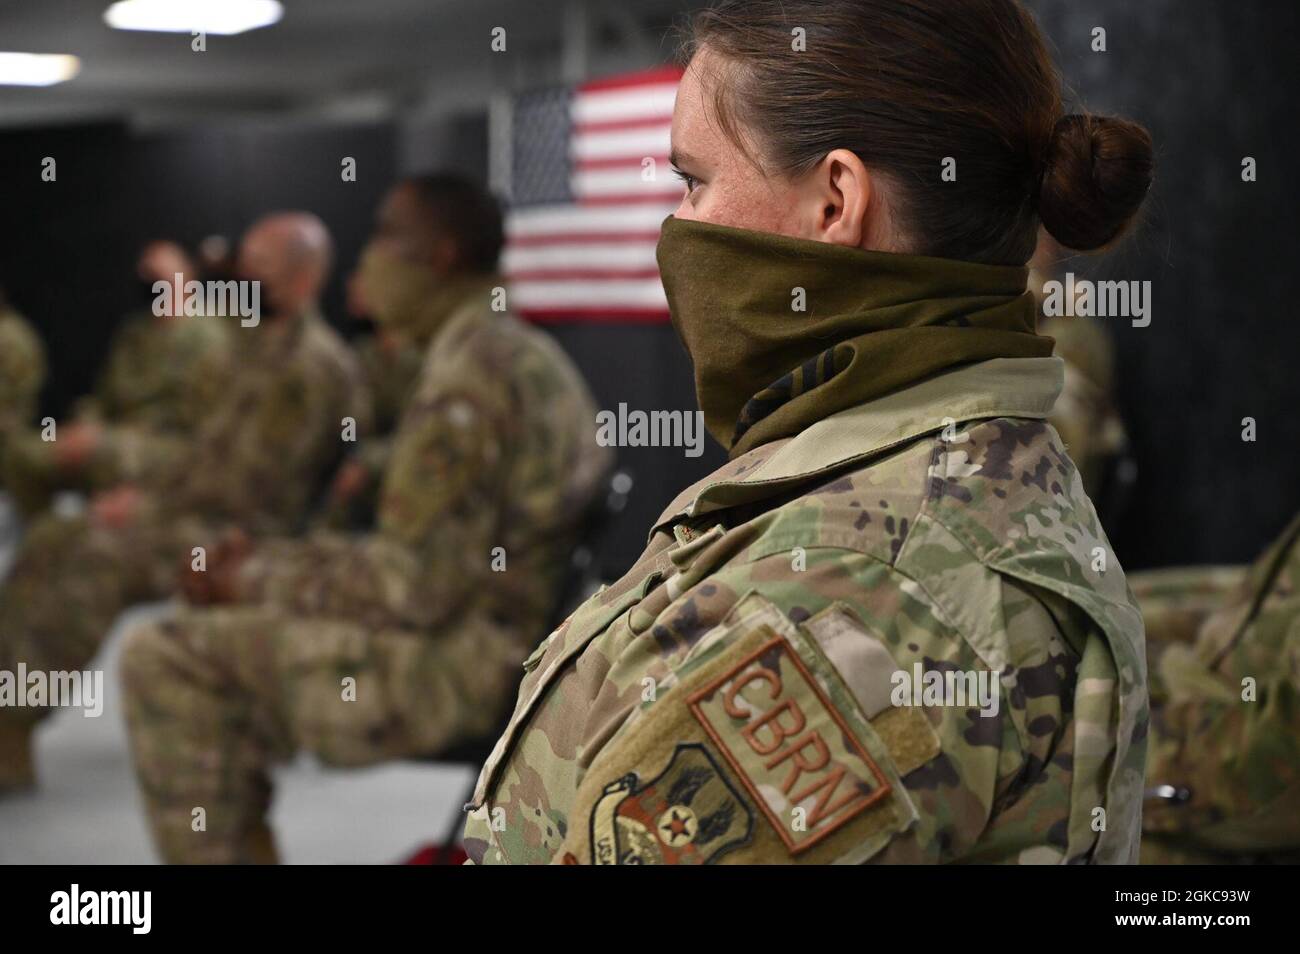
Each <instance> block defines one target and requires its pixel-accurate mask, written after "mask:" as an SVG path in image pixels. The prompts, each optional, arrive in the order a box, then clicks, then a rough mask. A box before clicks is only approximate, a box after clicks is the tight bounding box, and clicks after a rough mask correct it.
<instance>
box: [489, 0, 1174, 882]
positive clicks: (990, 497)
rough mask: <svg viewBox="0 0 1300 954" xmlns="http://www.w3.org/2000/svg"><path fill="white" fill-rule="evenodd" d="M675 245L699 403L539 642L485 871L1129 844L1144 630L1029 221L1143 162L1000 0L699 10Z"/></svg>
mask: <svg viewBox="0 0 1300 954" xmlns="http://www.w3.org/2000/svg"><path fill="white" fill-rule="evenodd" d="M688 52H690V54H691V58H690V62H689V67H688V69H687V73H686V76H685V78H684V80H683V82H682V85H681V87H680V89H679V91H678V96H677V104H676V109H675V113H674V117H673V159H674V165H675V166H676V167H677V169H678V171H679V174H680V175H681V177H682V178H683V180H684V182H685V187H686V194H685V196H684V197H683V200H682V204H681V206H680V208H679V209H678V210H677V213H676V215H675V216H674V217H673V218H670V219H669V220H668V221H667V222H666V223H665V225H664V229H663V233H662V236H661V238H660V245H659V264H660V270H661V272H662V274H663V280H664V287H665V290H666V291H667V294H668V301H669V305H670V308H671V311H672V316H673V321H674V324H675V325H676V327H677V329H678V331H679V333H680V334H681V337H682V338H683V341H684V342H685V345H686V347H687V349H688V351H689V352H690V355H691V358H692V360H693V362H694V365H695V376H696V389H697V394H698V397H699V400H700V406H701V409H702V410H703V413H704V416H705V421H706V424H707V426H708V428H709V430H710V432H711V433H712V434H713V435H714V437H716V438H717V439H718V440H720V441H721V442H722V443H723V444H724V446H726V447H727V448H728V449H729V451H730V455H731V460H730V462H729V463H727V464H726V465H725V466H723V467H722V468H721V469H719V470H718V471H717V472H715V473H714V474H712V475H711V476H709V477H707V478H705V479H704V480H703V481H701V482H700V483H698V484H696V485H695V486H693V487H690V488H688V489H687V490H685V491H683V492H682V493H681V494H680V495H679V496H678V497H677V499H676V500H675V501H673V502H672V504H670V505H669V506H668V508H667V509H666V510H665V511H664V513H663V515H662V517H661V518H660V520H659V521H658V523H657V524H656V525H655V526H654V527H653V528H652V529H651V533H650V540H649V545H648V547H647V549H646V551H645V553H644V555H643V556H642V557H641V559H640V560H639V561H638V562H637V563H636V564H635V566H634V567H633V568H632V569H631V570H630V571H629V572H628V574H627V575H626V576H625V577H624V578H623V579H622V580H620V581H619V582H617V583H615V584H614V585H612V586H610V587H609V588H607V589H605V590H604V591H603V592H601V593H599V594H597V596H595V597H594V598H593V599H592V600H590V601H589V602H588V603H586V604H585V605H583V606H582V607H580V608H579V609H578V610H577V611H576V612H575V613H574V614H573V615H572V617H570V619H569V620H568V621H567V622H566V623H565V624H564V625H562V626H561V627H560V628H559V629H558V630H557V631H556V632H555V633H553V634H552V635H551V636H550V637H549V638H548V639H547V640H546V641H545V642H544V643H543V644H542V645H541V646H539V647H538V648H537V650H536V652H534V654H533V655H532V657H531V658H530V659H529V660H528V661H527V662H526V663H525V665H524V669H525V676H524V680H523V684H522V687H521V690H520V693H519V698H518V703H517V706H516V709H515V713H514V716H513V718H512V719H511V721H510V724H509V726H508V728H507V729H506V731H505V734H504V735H503V737H502V738H501V739H500V741H499V742H498V744H497V746H496V749H495V751H494V753H493V755H492V756H491V758H490V759H489V760H488V762H487V764H486V765H485V767H484V769H483V772H482V775H481V776H480V779H479V782H478V786H477V791H476V793H475V796H474V803H473V805H474V807H473V812H472V816H471V820H470V823H469V826H468V828H467V831H466V844H467V848H468V850H469V852H470V855H471V857H472V858H473V859H474V860H475V861H477V862H492V863H499V862H516V863H518V862H563V863H576V864H592V863H595V864H623V863H707V862H714V861H723V862H733V863H734V862H778V861H779V862H799V863H810V862H811V863H818V862H823V863H824V862H840V861H843V862H863V861H872V862H882V861H883V862H920V861H925V862H945V861H954V860H964V861H1001V862H1049V863H1055V862H1071V863H1077V862H1128V861H1132V860H1134V858H1135V856H1136V852H1137V844H1138V831H1139V826H1140V799H1141V791H1142V780H1143V758H1144V754H1145V746H1144V741H1143V740H1144V738H1145V734H1146V723H1147V701H1146V688H1145V686H1146V672H1145V664H1144V658H1143V635H1142V622H1141V618H1140V616H1139V614H1138V611H1137V608H1136V606H1135V605H1134V603H1133V600H1132V597H1131V594H1130V592H1129V590H1128V587H1127V585H1126V583H1125V581H1124V575H1123V572H1122V571H1121V569H1120V567H1119V566H1118V564H1117V562H1116V560H1115V557H1114V554H1113V553H1112V552H1111V549H1110V545H1109V543H1108V541H1107V539H1106V535H1105V533H1104V532H1103V530H1102V528H1101V526H1100V525H1099V523H1098V521H1097V518H1096V514H1095V512H1094V510H1093V508H1092V505H1091V503H1090V502H1089V500H1088V498H1087V495H1086V493H1085V492H1084V490H1083V486H1082V482H1081V480H1080V478H1079V474H1078V472H1077V469H1076V468H1075V466H1074V464H1073V463H1072V462H1071V460H1070V458H1069V456H1068V455H1067V454H1066V453H1065V450H1064V449H1063V447H1062V445H1061V442H1060V439H1059V437H1058V436H1057V434H1056V432H1055V431H1054V429H1053V428H1052V427H1051V426H1050V425H1048V424H1047V423H1045V421H1044V418H1045V417H1046V415H1047V414H1048V412H1049V411H1050V410H1051V408H1052V404H1053V402H1054V401H1055V399H1056V396H1057V395H1058V393H1059V392H1060V389H1061V382H1062V370H1061V363H1060V361H1059V359H1056V358H1053V357H1051V356H1050V355H1051V340H1050V339H1047V338H1043V337H1040V336H1038V335H1037V334H1036V333H1035V329H1034V312H1035V308H1034V304H1033V299H1032V296H1031V295H1030V294H1029V293H1027V292H1026V270H1025V268H1024V264H1025V262H1026V261H1027V260H1028V259H1029V257H1030V254H1031V252H1032V251H1033V247H1034V240H1035V232H1036V230H1037V228H1038V226H1039V223H1040V222H1041V223H1042V224H1043V225H1044V226H1045V227H1046V229H1047V230H1048V232H1050V233H1051V234H1052V235H1053V236H1054V237H1055V238H1056V239H1057V240H1058V241H1059V242H1060V243H1061V244H1062V245H1064V246H1066V247H1068V248H1072V249H1078V250H1089V249H1095V248H1098V247H1101V246H1104V245H1106V244H1108V243H1110V242H1112V241H1113V240H1114V239H1116V238H1117V237H1118V236H1119V235H1120V233H1121V232H1122V231H1123V230H1124V228H1125V226H1126V225H1127V223H1128V222H1129V220H1130V218H1131V216H1132V215H1133V214H1134V212H1135V211H1136V210H1137V208H1138V207H1139V205H1140V204H1141V201H1142V198H1143V196H1144V195H1145V193H1146V191H1147V189H1148V187H1149V185H1150V180H1151V167H1152V162H1151V156H1152V149H1151V141H1150V138H1149V136H1148V135H1147V133H1146V132H1145V131H1144V130H1143V129H1141V128H1140V127H1138V126H1135V125H1133V124H1132V123H1128V122H1125V121H1123V120H1118V119H1109V118H1101V117H1094V116H1080V115H1065V114H1064V110H1063V106H1062V102H1061V96H1060V92H1059V88H1060V81H1059V78H1058V76H1057V74H1056V72H1055V69H1054V67H1053V65H1052V63H1051V61H1050V58H1049V57H1048V54H1047V52H1046V50H1045V48H1044V45H1043V41H1042V39H1041V36H1040V35H1039V32H1038V30H1037V27H1036V26H1035V24H1034V23H1033V21H1032V19H1031V18H1030V17H1029V15H1028V14H1027V13H1026V12H1025V11H1024V10H1023V9H1022V8H1021V7H1020V5H1019V4H1018V3H1016V2H1014V0H984V2H978V3H974V2H972V3H954V2H951V0H836V2H830V3H826V2H820V3H814V2H811V0H808V2H804V0H758V2H750V3H740V2H724V3H723V4H722V5H721V6H719V7H717V8H715V9H713V10H710V11H706V12H704V13H703V14H701V15H700V16H699V17H698V18H697V19H696V21H695V24H694V36H693V41H692V43H691V44H690V45H689V48H688Z"/></svg>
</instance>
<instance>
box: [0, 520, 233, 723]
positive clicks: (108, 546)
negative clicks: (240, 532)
mask: <svg viewBox="0 0 1300 954" xmlns="http://www.w3.org/2000/svg"><path fill="white" fill-rule="evenodd" d="M214 532H215V531H214V530H213V529H212V528H208V527H205V526H204V525H203V524H202V523H200V522H199V521H197V520H193V519H170V520H163V519H141V520H140V521H138V522H137V523H136V524H135V525H133V526H131V527H129V528H125V529H104V528H101V527H97V526H95V525H93V524H92V523H91V522H90V521H89V520H88V519H86V518H85V517H74V518H68V517H60V516H57V515H55V514H46V515H44V516H42V517H40V518H38V519H37V520H35V521H34V522H33V523H32V524H31V525H30V526H29V527H28V528H27V532H26V533H25V534H24V536H23V538H22V542H21V544H20V546H19V550H18V554H17V556H16V558H15V560H14V565H13V568H12V571H11V573H10V575H9V577H8V578H7V579H6V580H5V581H4V583H3V584H2V585H0V670H7V671H9V672H16V671H17V670H18V665H19V664H20V663H22V664H25V665H26V668H27V671H28V672H33V671H43V672H47V673H49V672H58V671H74V670H81V669H84V668H85V667H86V666H87V665H89V663H90V662H91V660H92V659H93V658H94V656H95V653H96V652H97V651H98V649H99V646H100V643H101V642H102V640H103V638H104V636H105V634H107V632H108V631H109V629H110V628H111V627H112V625H113V621H114V619H115V618H116V617H117V615H118V614H119V613H120V612H121V611H122V610H124V609H126V608H127V607H128V606H130V605H131V604H132V603H136V602H141V601H144V600H151V599H160V598H162V597H164V596H166V595H168V594H169V593H170V592H171V591H172V589H173V588H174V586H175V582H176V579H177V574H178V571H179V569H180V567H181V566H182V563H183V561H184V559H185V558H186V556H187V555H188V554H189V552H190V548H191V547H192V546H199V545H204V544H209V545H210V543H211V538H212V534H213V533H214ZM48 713H49V709H48V708H44V707H34V706H22V707H4V708H0V720H3V721H4V722H5V723H6V724H7V725H9V726H10V727H12V726H13V725H14V724H26V725H28V726H30V725H31V724H32V723H35V722H36V721H38V720H39V719H41V718H43V717H44V716H45V715H47V714H48Z"/></svg>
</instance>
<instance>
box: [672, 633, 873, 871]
mask: <svg viewBox="0 0 1300 954" xmlns="http://www.w3.org/2000/svg"><path fill="white" fill-rule="evenodd" d="M764 629H765V632H764V633H763V635H764V636H765V637H766V639H765V641H764V642H763V643H762V645H760V646H759V647H758V649H756V650H754V651H753V652H752V653H750V654H749V655H747V656H745V657H744V658H742V659H741V660H740V661H739V662H737V663H736V664H735V665H733V666H732V667H731V668H729V669H728V670H726V671H725V672H723V673H721V674H720V675H719V676H717V678H715V679H714V680H713V681H712V682H710V683H709V684H707V685H706V686H704V687H703V688H701V689H699V690H697V691H696V692H694V693H692V694H691V696H690V697H689V699H688V700H687V704H688V705H689V706H690V709H691V712H692V714H693V715H694V716H695V718H696V719H697V720H698V721H699V723H700V725H701V726H703V727H704V730H705V732H707V733H708V735H709V737H710V738H711V739H712V740H713V742H714V744H715V745H716V747H717V749H718V750H719V751H720V752H721V753H722V755H723V756H724V757H725V758H726V760H727V761H728V762H729V763H730V764H731V767H732V768H733V769H734V770H735V772H736V774H737V775H738V777H739V778H740V780H741V782H742V783H743V784H744V786H745V787H746V788H747V789H748V790H749V793H750V794H751V795H752V796H753V798H754V802H755V803H756V804H757V805H758V807H759V808H760V809H761V810H762V811H763V813H764V814H765V815H767V817H768V820H769V821H771V823H772V827H773V828H774V829H775V830H776V833H777V834H778V835H779V836H780V838H781V840H782V841H783V842H784V843H785V846H786V848H787V849H788V850H789V851H790V853H791V854H796V855H797V854H799V853H801V852H803V851H806V850H808V849H809V848H811V847H812V846H813V845H815V844H816V843H817V842H819V841H821V840H822V839H823V838H825V837H827V836H828V835H830V834H831V833H832V832H834V831H835V830H836V829H838V828H841V827H842V826H844V825H845V824H846V823H847V822H849V820H851V819H852V818H853V817H854V816H856V815H858V814H860V813H862V812H863V811H865V810H866V809H868V808H870V807H871V806H872V805H875V804H876V803H877V802H879V801H880V800H881V799H883V798H886V797H888V795H889V793H890V784H889V781H888V780H887V779H886V778H885V774H884V772H882V771H881V770H880V766H879V765H877V764H876V761H875V760H874V759H873V758H872V757H871V755H870V753H868V752H867V749H866V747H865V746H864V745H863V744H862V743H861V742H860V741H859V740H858V738H857V736H856V735H854V733H853V730H852V729H850V728H849V726H848V724H847V723H846V722H845V720H844V718H843V716H841V715H840V713H839V712H838V711H837V710H836V709H835V707H834V706H833V705H832V704H831V702H830V700H829V699H827V698H826V695H825V693H823V692H822V690H821V688H820V687H819V686H818V685H817V682H816V680H815V679H814V678H813V676H812V674H811V673H809V671H808V668H807V667H806V666H805V665H804V664H803V662H802V661H801V660H800V659H799V656H798V654H797V653H796V652H795V650H794V648H793V647H792V646H791V645H790V644H789V643H788V642H787V641H786V639H785V638H784V637H783V636H781V635H780V634H779V633H776V632H775V631H773V630H771V629H770V628H766V627H765V628H764ZM800 813H801V814H800Z"/></svg>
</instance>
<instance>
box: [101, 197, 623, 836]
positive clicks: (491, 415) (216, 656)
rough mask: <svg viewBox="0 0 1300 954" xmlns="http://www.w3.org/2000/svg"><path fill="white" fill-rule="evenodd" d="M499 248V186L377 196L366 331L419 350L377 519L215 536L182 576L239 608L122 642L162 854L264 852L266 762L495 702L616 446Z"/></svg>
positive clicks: (138, 758)
mask: <svg viewBox="0 0 1300 954" xmlns="http://www.w3.org/2000/svg"><path fill="white" fill-rule="evenodd" d="M501 244H502V232H501V219H500V212H499V210H498V208H497V205H496V202H495V201H494V200H493V199H492V197H491V196H490V195H488V194H487V193H486V192H484V191H482V190H481V189H480V188H478V187H477V186H475V185H473V184H472V183H470V182H468V181H464V180H461V179H459V178H456V177H452V176H428V177H422V178H416V179H409V180H406V181H404V182H402V183H400V184H399V185H398V186H396V187H395V188H394V189H393V190H392V191H391V192H390V193H389V195H388V196H387V198H386V200H385V201H384V203H383V206H382V208H381V209H380V212H379V216H378V221H377V227H376V231H375V233H374V235H373V236H372V238H371V241H370V244H369V246H368V247H367V249H366V250H365V253H364V255H363V258H362V262H361V267H360V281H361V283H362V290H363V293H364V296H365V300H366V303H367V306H368V308H369V310H370V311H371V312H372V314H373V315H374V317H375V320H376V321H377V322H378V323H379V324H380V326H381V328H382V329H383V331H385V332H392V333H394V334H397V335H399V336H401V337H402V338H404V339H406V340H408V341H414V342H420V343H423V344H424V346H425V352H426V353H425V356H424V363H423V368H422V370H421V373H420V376H419V380H418V381H417V383H416V385H415V392H414V396H413V398H412V399H411V400H410V401H409V403H408V404H407V407H406V409H405V412H404V413H403V415H402V418H401V423H400V424H399V426H398V428H397V431H396V434H395V435H394V437H393V439H392V442H391V448H390V451H389V453H388V455H387V463H386V465H385V467H384V472H383V478H382V486H381V488H380V491H379V513H378V528H377V530H376V531H375V532H374V533H372V534H369V535H364V536H359V537H343V536H338V535H331V534H327V533H318V534H314V535H311V536H309V537H307V538H306V539H303V540H297V541H295V540H271V541H267V542H265V543H263V544H262V545H261V546H258V547H257V548H255V549H253V550H252V551H251V552H245V553H242V554H235V553H231V554H228V558H227V559H225V560H223V561H221V562H220V563H219V565H216V566H213V565H212V564H209V567H208V572H207V573H206V574H192V577H191V579H192V585H191V586H190V587H189V590H188V592H189V594H190V596H191V599H192V600H194V601H196V602H207V603H218V602H237V603H240V604H243V605H239V606H218V607H213V608H209V609H206V610H192V611H189V612H186V613H183V614H182V615H181V616H180V617H179V618H176V619H172V620H168V621H164V622H160V623H156V624H152V625H149V626H146V627H144V628H142V629H140V630H138V631H136V632H134V633H132V634H131V635H130V637H129V638H128V642H127V645H126V648H125V650H124V657H123V678H124V682H125V687H126V692H127V714H128V722H129V727H130V734H131V742H132V752H133V755H134V758H135V763H136V768H137V771H138V773H139V776H140V781H141V785H142V788H143V791H144V795H145V801H146V806H147V811H148V813H149V819H150V823H151V826H152V829H153V832H154V836H155V838H156V841H157V844H158V847H159V849H160V851H161V853H162V855H163V857H164V858H165V859H166V860H167V861H171V862H247V861H272V860H274V859H275V857H276V852H275V848H274V841H273V838H272V835H271V832H270V830H269V828H268V827H267V823H266V818H265V816H266V811H267V808H268V806H269V803H270V794H271V791H270V779H269V776H268V770H269V769H270V766H271V764H272V762H273V761H277V760H282V759H285V758H287V757H288V756H290V755H292V754H293V753H294V752H295V751H296V750H307V751H310V752H313V753H315V754H316V755H317V756H319V757H320V758H322V759H324V760H325V761H326V762H330V763H334V764H339V765H365V764H371V763H375V762H380V761H383V760H386V759H394V758H401V757H409V756H414V755H421V754H433V753H436V752H438V751H439V750H441V749H444V748H445V747H446V746H448V745H449V744H452V743H455V742H458V741H461V740H463V739H465V738H467V737H472V736H475V735H482V734H484V733H486V732H487V731H488V730H490V729H491V728H492V727H493V726H494V725H495V724H496V722H497V720H498V718H499V716H500V714H501V711H502V710H503V709H504V708H505V706H506V704H507V702H508V700H509V698H510V696H511V694H512V692H513V690H514V688H515V686H516V684H517V683H518V679H519V675H520V672H519V665H520V663H521V662H522V660H523V659H524V657H525V656H526V655H527V654H528V650H529V648H530V647H531V646H533V645H535V644H536V643H537V641H538V639H539V638H540V637H541V636H542V635H543V633H542V631H541V630H542V627H543V625H544V621H545V620H546V618H547V616H548V614H549V612H550V611H551V609H552V604H553V603H554V601H555V599H556V594H557V591H558V587H559V583H560V577H561V573H562V568H563V567H564V566H565V565H566V560H565V555H566V553H567V552H568V550H569V549H570V548H571V547H572V545H573V543H574V542H575V536H576V533H575V529H576V523H577V520H578V517H579V516H580V514H581V513H582V512H583V511H584V510H585V509H586V507H587V506H588V504H589V501H590V500H591V499H592V498H593V497H594V493H595V491H596V489H597V487H598V485H599V483H600V480H601V478H602V477H603V476H604V474H605V471H606V469H607V467H608V465H609V463H610V461H609V459H608V452H607V451H606V450H605V449H604V448H601V447H598V446H597V445H596V443H595V411H594V407H593V405H592V401H591V398H590V396H589V394H588V393H587V389H586V387H585V385H584V384H583V382H582V380H581V378H580V377H579V375H578V372H577V371H576V370H575V369H574V367H573V366H572V365H571V364H570V362H569V359H568V358H567V357H566V356H565V354H564V353H563V352H562V351H561V350H560V348H559V347H558V346H557V345H556V344H555V343H554V342H553V341H552V340H551V339H550V338H549V337H548V336H547V335H545V334H544V333H542V332H540V331H537V330H534V329H532V328H530V327H528V326H525V325H523V324H521V323H520V322H519V321H518V320H516V319H515V318H514V317H513V316H511V315H509V314H507V313H505V312H504V311H503V304H504V303H503V300H502V295H503V292H502V290H501V289H499V288H497V287H496V286H497V285H498V284H499V282H500V279H499V278H498V277H497V275H496V271H495V270H496V265H497V259H498V256H499V253H500V249H501ZM195 806H203V807H204V809H205V812H206V830H204V831H195V830H194V826H193V816H192V813H193V811H194V807H195Z"/></svg>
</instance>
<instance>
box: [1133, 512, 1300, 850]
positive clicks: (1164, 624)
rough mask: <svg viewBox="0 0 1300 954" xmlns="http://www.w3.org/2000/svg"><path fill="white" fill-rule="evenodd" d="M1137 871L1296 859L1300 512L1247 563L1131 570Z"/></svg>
mask: <svg viewBox="0 0 1300 954" xmlns="http://www.w3.org/2000/svg"><path fill="white" fill-rule="evenodd" d="M1133 591H1134V593H1135V594H1136V595H1137V598H1138V602H1139V603H1140V604H1141V606H1142V615H1143V617H1144V618H1145V619H1146V622H1147V633H1148V644H1147V646H1148V664H1149V667H1150V672H1151V714H1152V717H1151V740H1150V750H1149V751H1150V757H1149V759H1148V761H1147V801H1146V808H1145V812H1144V815H1143V831H1144V835H1143V839H1142V862H1143V863H1144V864H1172V863H1188V862H1190V863H1200V864H1207V863H1208V864H1214V863H1229V862H1238V863H1240V862H1260V861H1276V862H1285V863H1289V864H1294V863H1296V862H1297V861H1300V516H1297V517H1296V519H1294V520H1293V521H1292V522H1291V525H1290V526H1289V527H1287V528H1286V530H1285V532H1283V534H1282V536H1281V537H1280V538H1279V539H1278V540H1276V541H1275V542H1274V543H1273V544H1272V546H1270V547H1269V548H1268V550H1266V551H1265V552H1264V554H1263V555H1262V556H1261V557H1260V558H1259V559H1258V560H1256V561H1255V563H1254V564H1253V565H1252V566H1250V567H1248V568H1247V567H1238V568H1230V567H1208V568H1188V569H1173V570H1157V571H1152V572H1148V573H1140V574H1136V575H1135V576H1134V578H1133Z"/></svg>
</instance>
